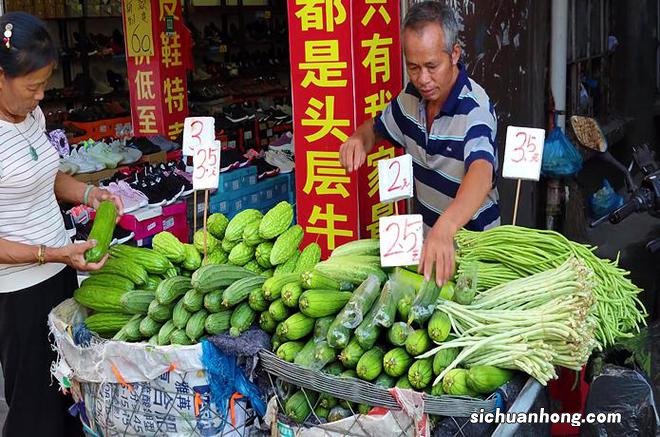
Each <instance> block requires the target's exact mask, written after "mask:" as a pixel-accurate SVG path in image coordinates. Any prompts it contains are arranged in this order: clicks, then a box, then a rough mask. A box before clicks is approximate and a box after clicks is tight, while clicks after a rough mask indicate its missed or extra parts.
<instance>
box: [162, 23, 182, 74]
mask: <svg viewBox="0 0 660 437" xmlns="http://www.w3.org/2000/svg"><path fill="white" fill-rule="evenodd" d="M179 39H180V37H179V34H178V33H175V34H173V35H168V34H167V33H165V32H161V33H160V41H161V43H162V44H161V49H160V53H161V57H162V61H161V62H162V64H163V65H164V66H165V67H178V66H180V65H183V62H182V61H181V42H180V41H179Z"/></svg>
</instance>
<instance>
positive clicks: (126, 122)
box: [64, 117, 131, 143]
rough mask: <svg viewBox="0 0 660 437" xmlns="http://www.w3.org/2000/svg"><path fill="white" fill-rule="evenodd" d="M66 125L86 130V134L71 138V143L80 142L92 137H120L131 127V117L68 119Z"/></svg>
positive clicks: (94, 138) (95, 138)
mask: <svg viewBox="0 0 660 437" xmlns="http://www.w3.org/2000/svg"><path fill="white" fill-rule="evenodd" d="M64 126H73V127H76V128H78V129H81V130H84V131H85V134H84V135H81V136H78V137H74V138H70V139H69V142H71V143H79V142H81V141H85V140H88V139H90V138H91V139H93V140H100V139H102V138H106V137H120V136H121V134H122V132H125V131H126V130H130V129H131V117H117V118H106V119H104V120H96V121H66V122H64Z"/></svg>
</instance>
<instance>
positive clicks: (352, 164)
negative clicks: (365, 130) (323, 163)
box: [339, 135, 367, 172]
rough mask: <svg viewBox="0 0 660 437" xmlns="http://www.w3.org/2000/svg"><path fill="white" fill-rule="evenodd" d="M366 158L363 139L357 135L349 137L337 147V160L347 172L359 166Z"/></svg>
mask: <svg viewBox="0 0 660 437" xmlns="http://www.w3.org/2000/svg"><path fill="white" fill-rule="evenodd" d="M366 160H367V152H366V151H365V145H364V141H363V140H362V139H361V138H360V137H359V136H357V135H355V136H352V137H350V138H349V139H348V140H346V142H345V143H344V144H342V145H341V147H339V162H340V163H341V166H342V167H344V168H345V169H346V170H347V171H349V172H352V171H355V170H357V169H358V168H360V167H361V166H362V164H364V162H365V161H366Z"/></svg>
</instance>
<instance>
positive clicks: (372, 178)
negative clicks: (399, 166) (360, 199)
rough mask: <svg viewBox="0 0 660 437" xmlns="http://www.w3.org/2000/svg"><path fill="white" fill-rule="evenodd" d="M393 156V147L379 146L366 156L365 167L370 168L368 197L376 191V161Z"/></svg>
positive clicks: (372, 195)
mask: <svg viewBox="0 0 660 437" xmlns="http://www.w3.org/2000/svg"><path fill="white" fill-rule="evenodd" d="M392 158H394V147H387V148H386V147H385V146H380V147H379V148H378V150H376V151H375V152H372V153H371V154H370V155H369V156H367V167H369V168H370V169H371V171H370V172H369V175H368V179H369V197H374V195H375V194H376V193H377V192H378V161H380V160H381V159H392Z"/></svg>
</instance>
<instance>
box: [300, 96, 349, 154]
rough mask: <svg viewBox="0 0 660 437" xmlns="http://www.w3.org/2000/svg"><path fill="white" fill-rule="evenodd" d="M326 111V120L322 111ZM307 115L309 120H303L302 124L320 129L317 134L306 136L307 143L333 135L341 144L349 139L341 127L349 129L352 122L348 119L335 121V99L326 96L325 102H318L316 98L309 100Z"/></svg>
mask: <svg viewBox="0 0 660 437" xmlns="http://www.w3.org/2000/svg"><path fill="white" fill-rule="evenodd" d="M324 109H325V118H323V117H322V116H321V112H320V111H322V110H324ZM305 115H307V117H309V118H303V119H302V120H301V124H302V125H303V126H313V127H318V128H319V130H317V131H316V132H315V133H313V134H311V135H305V139H306V140H307V141H309V142H310V143H311V142H314V141H318V140H320V139H321V138H324V137H325V136H327V135H328V134H330V133H331V134H332V135H333V136H335V137H336V138H337V139H338V140H340V141H341V142H344V141H346V140H347V139H348V135H347V134H346V133H345V132H343V131H342V130H341V129H339V128H340V127H349V126H350V125H351V121H350V120H348V119H337V120H335V119H334V116H335V97H334V96H326V97H325V102H322V101H320V100H318V99H317V98H315V97H312V98H311V99H310V100H309V106H308V107H307V110H306V111H305Z"/></svg>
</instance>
